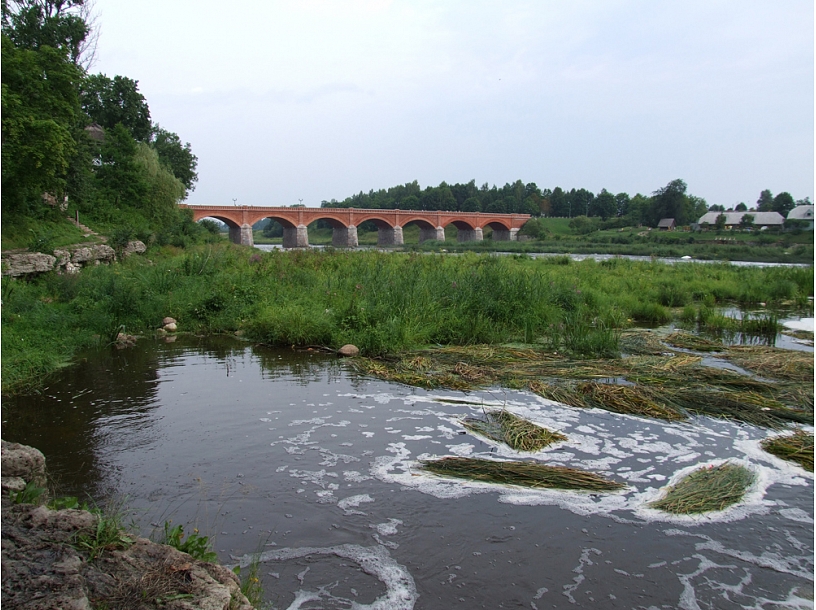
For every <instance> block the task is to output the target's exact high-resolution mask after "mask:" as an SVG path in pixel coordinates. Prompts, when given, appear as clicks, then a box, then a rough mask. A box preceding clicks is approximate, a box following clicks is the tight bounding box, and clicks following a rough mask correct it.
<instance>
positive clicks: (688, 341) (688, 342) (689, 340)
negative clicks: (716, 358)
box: [666, 333, 725, 352]
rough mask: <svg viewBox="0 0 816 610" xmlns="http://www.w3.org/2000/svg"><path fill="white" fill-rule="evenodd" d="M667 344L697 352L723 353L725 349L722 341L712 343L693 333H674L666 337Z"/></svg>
mask: <svg viewBox="0 0 816 610" xmlns="http://www.w3.org/2000/svg"><path fill="white" fill-rule="evenodd" d="M666 343H668V344H669V345H673V346H674V347H680V348H682V349H690V350H694V351H696V352H721V351H723V350H724V349H725V347H724V346H723V344H722V343H721V342H720V341H711V340H710V339H706V338H704V337H698V336H697V335H692V334H691V333H672V334H670V335H669V336H668V337H666Z"/></svg>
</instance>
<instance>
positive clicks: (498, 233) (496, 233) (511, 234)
mask: <svg viewBox="0 0 816 610" xmlns="http://www.w3.org/2000/svg"><path fill="white" fill-rule="evenodd" d="M518 232H519V230H518V229H493V241H517V240H518Z"/></svg>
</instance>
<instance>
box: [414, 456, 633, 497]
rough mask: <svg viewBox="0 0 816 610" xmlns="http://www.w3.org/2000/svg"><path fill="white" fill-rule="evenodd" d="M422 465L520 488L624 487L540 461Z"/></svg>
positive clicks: (430, 462) (452, 459)
mask: <svg viewBox="0 0 816 610" xmlns="http://www.w3.org/2000/svg"><path fill="white" fill-rule="evenodd" d="M420 468H421V469H422V470H426V471H428V472H433V473H434V474H438V475H442V476H449V477H455V478H459V479H469V480H471V481H484V482H487V483H501V484H506V485H519V486H521V487H534V488H548V489H568V490H583V491H616V490H618V489H622V488H623V487H625V485H624V484H623V483H618V482H617V481H612V480H610V479H607V478H604V477H602V476H601V475H598V474H595V473H593V472H587V471H585V470H579V469H577V468H567V467H566V466H548V465H545V464H540V463H538V462H521V461H515V462H514V461H499V460H481V459H476V458H466V457H445V458H441V459H438V460H427V461H423V462H421V466H420Z"/></svg>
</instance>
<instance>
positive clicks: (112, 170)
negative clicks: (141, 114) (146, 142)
mask: <svg viewBox="0 0 816 610" xmlns="http://www.w3.org/2000/svg"><path fill="white" fill-rule="evenodd" d="M138 150H139V147H138V144H137V143H136V142H135V141H134V140H133V138H132V137H131V135H130V132H129V131H128V130H127V129H126V128H125V127H124V126H123V125H122V124H121V123H117V124H116V125H115V126H114V127H113V128H112V129H109V130H108V131H107V133H106V134H105V143H104V144H103V145H102V153H101V165H100V166H99V167H98V168H97V170H96V178H97V184H98V190H99V193H100V194H101V195H102V197H103V199H104V201H105V202H106V203H107V204H108V206H112V207H113V208H121V207H122V206H126V207H132V208H138V207H139V204H140V203H141V202H142V201H143V200H144V198H145V196H146V195H147V190H148V185H147V182H146V180H145V179H144V173H143V171H142V168H140V167H139V165H138V164H137V162H136V153H137V151H138Z"/></svg>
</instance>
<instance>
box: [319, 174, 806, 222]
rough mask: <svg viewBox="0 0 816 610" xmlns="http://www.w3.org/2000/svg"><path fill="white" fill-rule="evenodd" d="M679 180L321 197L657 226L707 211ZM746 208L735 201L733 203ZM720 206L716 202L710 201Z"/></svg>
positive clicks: (783, 196) (405, 188)
mask: <svg viewBox="0 0 816 610" xmlns="http://www.w3.org/2000/svg"><path fill="white" fill-rule="evenodd" d="M686 191H687V185H686V183H685V182H684V181H683V180H672V181H671V182H669V183H668V184H667V185H666V186H665V187H663V188H660V189H658V190H656V191H655V192H654V193H652V194H651V195H641V194H640V193H638V194H636V195H634V196H630V195H629V194H628V193H617V194H614V193H610V192H609V191H607V190H606V189H602V190H601V192H600V193H598V194H595V193H593V192H591V191H588V190H587V189H583V188H582V189H571V190H569V191H566V190H564V189H562V188H561V187H555V188H554V189H552V190H550V189H548V188H545V189H541V188H539V187H538V186H537V185H536V184H535V183H534V182H530V183H528V184H524V183H523V182H522V181H521V180H517V181H516V182H514V183H512V184H510V183H508V184H505V185H504V186H503V187H501V188H499V187H497V186H495V185H494V186H492V187H491V186H489V185H488V184H487V183H485V184H483V185H482V186H481V187H479V186H476V181H475V180H471V181H470V182H468V183H467V184H447V183H446V182H442V183H441V184H440V185H439V186H436V187H433V186H428V187H425V188H424V189H423V188H422V187H420V185H419V183H418V182H417V181H416V180H414V181H413V182H409V183H406V184H401V185H398V186H393V187H391V188H388V189H380V190H378V191H374V190H371V191H369V192H368V193H363V192H362V191H361V192H360V193H358V194H356V195H352V196H351V197H347V198H346V199H344V200H343V201H337V200H336V199H332V200H331V201H323V202H322V203H321V206H322V207H324V208H363V209H372V208H376V209H385V210H391V209H397V210H445V211H458V212H491V213H502V214H512V213H516V214H531V215H533V216H556V217H568V218H574V217H577V216H590V217H600V218H601V219H603V220H612V219H619V221H620V224H621V226H623V225H627V226H634V225H639V224H644V225H651V226H657V223H658V222H660V219H661V218H674V219H675V222H676V223H677V224H678V225H685V224H689V223H691V222H695V221H696V220H697V219H698V218H699V217H700V216H702V215H703V214H705V213H706V212H707V211H709V206H708V204H707V203H706V200H705V199H703V198H702V197H696V196H694V195H691V194H689V193H687V192H686ZM803 203H807V204H809V203H810V200H809V199H804V200H801V201H796V202H795V201H794V199H793V197H792V196H791V195H790V194H788V193H780V194H779V195H777V196H776V197H773V196H772V195H771V193H770V191H767V190H765V191H762V193H761V194H760V198H759V200H757V205H756V206H752V207H757V208H758V209H759V210H761V211H764V210H768V211H770V210H776V211H778V212H780V213H781V214H783V215H785V214H787V212H788V211H790V209H791V208H793V206H794V205H798V204H803ZM740 207H742V208H743V209H747V206H745V204H739V205H738V206H737V209H739V208H740ZM711 208H712V209H718V210H719V209H723V208H722V206H711Z"/></svg>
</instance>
